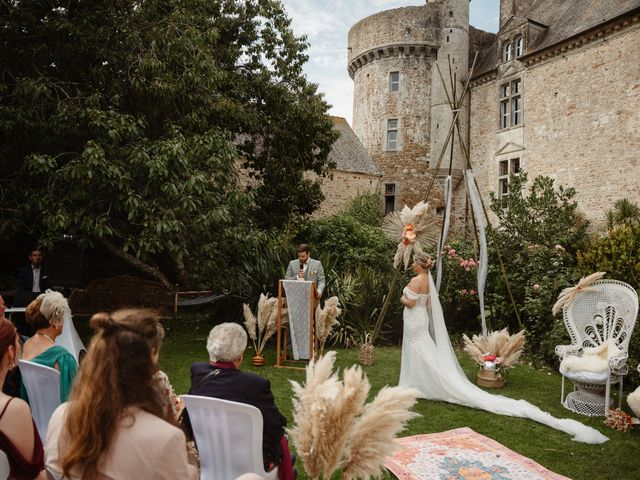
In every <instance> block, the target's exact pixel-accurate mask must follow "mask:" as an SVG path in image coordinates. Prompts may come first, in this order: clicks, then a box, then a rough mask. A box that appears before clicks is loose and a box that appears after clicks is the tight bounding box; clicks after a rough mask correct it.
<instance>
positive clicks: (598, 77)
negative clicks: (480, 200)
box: [470, 23, 640, 227]
mask: <svg viewBox="0 0 640 480" xmlns="http://www.w3.org/2000/svg"><path fill="white" fill-rule="evenodd" d="M639 41H640V27H639V26H638V23H636V24H635V25H633V26H630V27H627V28H626V29H624V30H621V31H615V32H611V33H608V34H604V35H599V36H598V37H597V39H596V40H594V41H592V42H591V43H588V44H586V45H584V46H582V47H579V48H576V49H573V50H566V51H565V52H564V53H561V54H557V55H554V56H551V57H550V58H546V59H544V60H542V61H540V62H538V63H534V62H531V64H530V65H528V66H527V69H526V71H525V72H524V73H523V74H522V76H523V95H524V117H523V118H524V126H523V127H522V128H521V129H520V130H521V132H520V133H518V132H513V133H512V136H513V138H511V137H509V138H506V137H505V136H504V134H500V133H498V132H497V125H498V86H497V85H498V84H499V83H500V80H498V81H497V82H496V81H495V80H492V81H491V82H489V83H487V84H484V85H478V86H475V87H474V88H473V91H472V97H471V121H470V128H471V152H472V159H473V161H474V165H475V167H476V173H477V177H478V182H479V184H480V185H481V188H482V191H483V194H484V196H485V201H487V202H488V192H489V191H492V190H493V191H495V190H496V188H497V182H498V180H497V169H498V164H497V161H498V157H499V156H500V155H499V154H503V155H504V154H505V153H509V152H508V149H510V148H511V149H514V150H515V151H517V149H518V148H519V146H518V143H519V142H520V141H521V142H522V145H521V146H522V147H523V150H521V151H520V153H519V155H521V157H522V161H521V163H522V167H523V168H524V169H525V170H526V171H527V172H528V173H529V178H533V177H535V176H537V175H539V174H543V175H546V176H550V177H552V178H554V179H555V180H556V184H560V185H564V186H570V187H574V188H575V189H576V191H577V195H576V200H577V202H578V205H579V208H580V210H581V211H582V212H583V213H584V214H585V215H586V216H587V218H589V219H590V220H592V222H593V223H594V227H598V226H599V225H602V223H603V221H604V213H605V211H606V210H607V209H609V208H610V207H611V206H612V204H613V202H615V201H616V200H617V199H620V198H623V197H627V198H629V199H630V200H632V201H634V202H640V181H639V180H638V179H639V178H640V158H639V157H640V153H639V152H640V149H639V147H640V141H639V138H640V116H639V114H638V107H639V106H640V62H638V50H637V48H638V47H637V46H638V44H639ZM516 154H517V153H515V152H514V155H516Z"/></svg>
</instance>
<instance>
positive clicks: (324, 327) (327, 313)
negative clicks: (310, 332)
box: [316, 296, 342, 355]
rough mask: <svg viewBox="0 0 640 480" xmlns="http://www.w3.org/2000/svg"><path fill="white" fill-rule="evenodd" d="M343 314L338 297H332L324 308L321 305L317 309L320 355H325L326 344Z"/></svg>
mask: <svg viewBox="0 0 640 480" xmlns="http://www.w3.org/2000/svg"><path fill="white" fill-rule="evenodd" d="M341 313H342V309H341V308H340V301H339V300H338V297H335V296H334V297H330V298H328V299H327V301H326V302H324V308H321V307H320V305H318V307H317V308H316V335H317V337H318V343H319V344H320V355H322V354H323V353H324V344H325V343H326V342H327V338H329V335H330V334H331V330H332V329H333V327H334V326H335V325H338V323H340V322H338V317H339V316H340V314H341Z"/></svg>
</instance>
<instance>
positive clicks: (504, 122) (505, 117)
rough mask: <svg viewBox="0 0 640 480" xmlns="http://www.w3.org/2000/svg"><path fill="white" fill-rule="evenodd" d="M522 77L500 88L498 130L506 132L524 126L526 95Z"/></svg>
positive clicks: (504, 82)
mask: <svg viewBox="0 0 640 480" xmlns="http://www.w3.org/2000/svg"><path fill="white" fill-rule="evenodd" d="M522 86H523V81H522V77H517V78H511V79H509V80H505V81H503V82H501V83H500V84H499V86H498V101H499V108H498V112H499V115H498V128H499V129H500V130H506V129H508V128H512V127H520V126H522V125H523V124H524V95H523V87H522Z"/></svg>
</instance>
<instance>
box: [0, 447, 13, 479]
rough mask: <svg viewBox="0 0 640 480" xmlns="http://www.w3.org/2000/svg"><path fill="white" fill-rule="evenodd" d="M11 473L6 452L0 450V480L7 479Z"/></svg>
mask: <svg viewBox="0 0 640 480" xmlns="http://www.w3.org/2000/svg"><path fill="white" fill-rule="evenodd" d="M10 473H11V466H10V465H9V459H8V458H7V454H6V453H4V452H3V451H2V450H0V480H7V478H9V474H10Z"/></svg>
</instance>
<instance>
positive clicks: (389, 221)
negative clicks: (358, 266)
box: [382, 202, 440, 269]
mask: <svg viewBox="0 0 640 480" xmlns="http://www.w3.org/2000/svg"><path fill="white" fill-rule="evenodd" d="M382 230H383V231H384V233H385V234H386V235H387V236H388V237H389V238H391V239H392V240H394V241H396V242H399V243H398V249H397V250H396V254H395V256H394V258H393V267H394V268H398V267H399V266H400V265H401V264H403V265H404V268H405V269H407V268H409V261H410V260H411V255H412V254H414V253H416V252H421V251H422V249H423V247H426V246H428V245H435V244H436V242H437V241H438V236H439V235H440V229H439V228H438V219H437V218H436V216H435V210H433V209H432V210H429V204H428V203H425V202H419V203H418V204H417V205H415V206H414V207H413V208H409V207H408V206H407V205H405V206H404V208H403V209H402V210H401V211H399V212H391V213H389V214H388V215H387V216H386V217H384V220H383V222H382Z"/></svg>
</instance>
